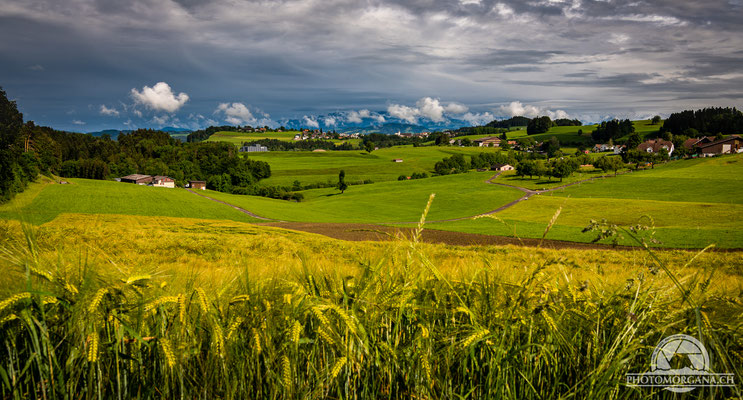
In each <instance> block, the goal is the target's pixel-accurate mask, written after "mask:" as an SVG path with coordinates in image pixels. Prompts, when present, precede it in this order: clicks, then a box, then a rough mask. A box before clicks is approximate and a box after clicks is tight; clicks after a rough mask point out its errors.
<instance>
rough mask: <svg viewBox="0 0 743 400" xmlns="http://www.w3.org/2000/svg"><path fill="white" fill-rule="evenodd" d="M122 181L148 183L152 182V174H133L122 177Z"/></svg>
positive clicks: (139, 183) (138, 183)
mask: <svg viewBox="0 0 743 400" xmlns="http://www.w3.org/2000/svg"><path fill="white" fill-rule="evenodd" d="M121 182H125V183H136V184H137V185H146V184H148V183H150V182H152V176H150V175H142V174H131V175H127V176H122V177H121Z"/></svg>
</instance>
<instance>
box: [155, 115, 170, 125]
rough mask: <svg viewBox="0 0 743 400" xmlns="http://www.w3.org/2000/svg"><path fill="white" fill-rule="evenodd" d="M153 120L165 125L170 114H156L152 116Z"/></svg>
mask: <svg viewBox="0 0 743 400" xmlns="http://www.w3.org/2000/svg"><path fill="white" fill-rule="evenodd" d="M152 122H154V123H156V124H158V125H165V123H166V122H168V116H167V115H159V116H158V115H156V116H154V117H152Z"/></svg>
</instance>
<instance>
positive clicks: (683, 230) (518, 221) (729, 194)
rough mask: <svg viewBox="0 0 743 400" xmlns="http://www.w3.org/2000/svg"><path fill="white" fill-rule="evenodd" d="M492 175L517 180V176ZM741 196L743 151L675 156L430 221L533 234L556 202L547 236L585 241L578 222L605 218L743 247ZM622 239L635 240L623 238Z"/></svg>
mask: <svg viewBox="0 0 743 400" xmlns="http://www.w3.org/2000/svg"><path fill="white" fill-rule="evenodd" d="M497 181H499V182H506V183H508V184H516V185H518V184H519V183H520V181H521V179H519V178H513V179H509V178H508V177H506V179H504V180H501V178H500V177H499V178H498V180H497ZM526 181H527V182H528V181H529V180H528V179H527V180H526ZM523 186H528V185H523ZM742 195H743V155H733V156H726V157H716V158H707V159H696V160H681V161H675V162H670V163H667V164H664V165H658V166H656V167H655V168H654V169H647V170H642V171H635V172H631V173H627V174H623V175H619V176H617V177H609V178H604V179H598V180H594V181H590V182H584V183H581V184H579V185H575V186H570V187H568V188H565V189H560V190H557V191H553V192H549V193H543V194H540V195H537V196H533V197H531V198H530V199H529V200H527V201H524V202H521V203H519V204H518V205H516V206H514V207H512V208H509V209H507V210H504V211H503V212H501V213H498V214H497V217H498V219H491V218H488V219H478V220H466V221H456V222H447V223H435V224H432V225H431V226H430V228H434V229H443V230H453V231H458V232H470V233H484V234H498V235H516V236H519V237H537V238H539V237H541V236H542V234H543V233H544V226H545V221H549V220H550V218H551V217H552V216H553V215H554V214H555V212H556V211H557V210H558V209H559V210H561V212H560V215H559V217H558V218H557V220H556V223H555V225H554V226H553V227H552V229H551V230H550V232H549V234H548V236H547V237H548V238H552V239H560V240H569V241H577V242H588V241H591V240H593V239H594V237H595V235H592V234H590V233H582V232H581V230H582V228H584V227H585V226H586V225H588V221H589V220H591V219H593V220H597V221H600V220H602V219H605V220H607V221H608V222H610V223H614V224H618V225H625V226H629V225H637V224H642V225H647V226H653V227H655V236H656V238H657V239H658V240H660V241H661V242H662V243H661V244H660V246H665V247H696V248H701V247H705V246H706V245H709V244H715V245H717V246H718V247H723V248H743V235H741V233H740V221H741V217H740V216H741V215H743V196H742ZM620 243H622V244H633V242H632V241H631V240H629V239H625V240H622V241H620Z"/></svg>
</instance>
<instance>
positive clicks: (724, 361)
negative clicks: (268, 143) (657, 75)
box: [0, 214, 743, 399]
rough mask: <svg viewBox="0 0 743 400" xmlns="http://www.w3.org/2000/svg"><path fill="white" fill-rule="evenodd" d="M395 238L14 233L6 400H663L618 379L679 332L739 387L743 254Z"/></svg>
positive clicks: (218, 230)
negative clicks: (550, 247) (692, 340)
mask: <svg viewBox="0 0 743 400" xmlns="http://www.w3.org/2000/svg"><path fill="white" fill-rule="evenodd" d="M389 239H390V240H389V241H385V242H358V243H356V242H343V241H338V240H333V239H329V238H325V237H322V236H317V235H312V234H306V233H299V232H294V231H286V230H281V229H275V228H268V227H261V226H256V225H251V224H246V223H242V222H238V221H215V220H197V219H183V218H172V217H151V218H141V217H139V218H134V217H131V216H122V215H94V216H90V215H84V214H63V215H60V216H59V217H57V218H56V219H55V220H54V221H51V222H49V223H46V224H44V225H42V226H38V227H35V226H30V225H22V224H20V223H19V222H16V221H10V220H6V221H2V222H1V223H0V240H1V243H0V245H1V248H2V258H1V260H0V265H2V268H3V271H5V272H6V273H5V274H3V276H2V277H0V295H1V297H0V298H1V299H2V300H0V342H1V344H0V396H2V398H69V397H76V398H80V397H83V398H94V397H97V398H135V397H136V398H178V397H181V398H210V399H211V398H226V399H243V398H275V399H284V398H297V399H299V398H302V399H306V398H359V399H362V398H363V399H367V398H372V399H373V398H381V399H410V398H426V399H451V398H475V399H489V398H519V399H521V398H597V399H599V398H600V399H607V398H608V399H613V398H651V397H652V398H657V397H661V398H663V397H668V398H671V397H673V396H672V395H673V394H672V393H670V392H666V391H662V390H649V389H639V388H632V387H628V386H625V385H624V374H625V373H627V372H645V371H647V370H648V368H649V365H648V364H649V358H650V353H651V352H652V349H653V347H654V346H655V344H656V343H658V341H659V340H661V339H662V338H663V337H665V336H668V335H670V334H676V333H688V334H691V335H694V336H696V337H699V338H700V339H702V340H703V342H704V343H705V345H706V346H707V348H708V349H709V351H710V353H711V354H713V355H714V356H713V357H712V360H711V368H712V370H713V371H716V372H723V371H724V372H732V373H736V375H737V376H738V377H740V372H741V371H740V365H743V330H741V326H742V324H743V302H741V299H742V296H743V277H742V275H743V261H741V259H740V257H739V253H721V252H710V251H709V250H708V251H704V252H687V251H663V252H651V251H649V250H644V249H638V250H633V251H615V250H581V251H578V250H546V249H540V248H536V249H533V248H520V247H514V246H505V247H490V246H488V247H454V246H445V245H431V244H424V243H420V242H419V241H418V238H417V236H416V235H415V234H413V235H412V236H410V237H390V238H389ZM739 388H740V387H738V388H718V389H696V390H695V392H694V394H693V395H694V396H695V397H696V396H698V397H700V398H701V397H703V398H718V397H730V396H740V390H739ZM674 396H675V395H674ZM674 398H675V397H674Z"/></svg>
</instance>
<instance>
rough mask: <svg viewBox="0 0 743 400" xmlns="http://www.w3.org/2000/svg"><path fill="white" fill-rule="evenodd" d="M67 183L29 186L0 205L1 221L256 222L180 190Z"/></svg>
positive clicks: (113, 184)
mask: <svg viewBox="0 0 743 400" xmlns="http://www.w3.org/2000/svg"><path fill="white" fill-rule="evenodd" d="M67 180H68V181H69V182H70V184H69V185H59V184H56V183H48V182H40V183H33V184H31V186H30V187H29V189H27V191H25V192H23V193H21V194H20V195H19V196H18V198H16V199H14V200H13V201H11V202H9V203H6V204H3V205H2V206H0V219H23V220H25V221H27V222H30V223H33V224H43V223H45V222H49V221H51V220H53V219H54V218H56V217H57V216H58V215H59V214H63V213H79V214H125V215H138V216H163V217H185V218H202V219H224V220H232V221H241V222H255V221H258V220H256V219H254V218H251V217H249V216H248V215H246V214H244V213H242V212H239V211H237V210H235V209H233V208H231V207H228V206H225V205H223V204H219V203H216V202H214V201H211V200H208V199H205V198H203V197H199V196H196V195H194V194H193V193H189V192H187V191H185V190H183V189H169V188H159V187H151V186H140V185H134V184H131V183H121V182H113V181H96V180H89V179H67Z"/></svg>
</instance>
